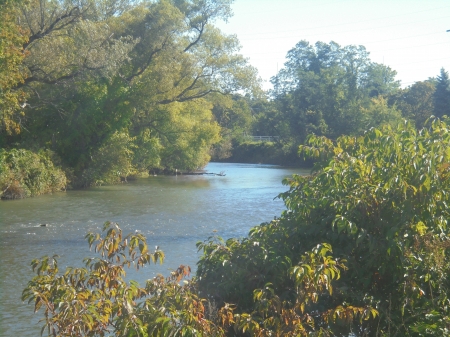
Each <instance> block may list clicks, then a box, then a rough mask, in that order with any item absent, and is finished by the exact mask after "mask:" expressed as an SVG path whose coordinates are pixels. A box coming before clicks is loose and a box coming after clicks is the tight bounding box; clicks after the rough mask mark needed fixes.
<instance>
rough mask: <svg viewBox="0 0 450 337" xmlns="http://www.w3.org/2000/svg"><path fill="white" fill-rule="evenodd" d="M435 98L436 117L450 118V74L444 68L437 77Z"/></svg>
mask: <svg viewBox="0 0 450 337" xmlns="http://www.w3.org/2000/svg"><path fill="white" fill-rule="evenodd" d="M433 98H434V115H435V116H436V117H442V116H444V115H446V116H450V80H449V78H448V72H447V71H445V69H444V68H442V69H441V73H440V75H439V76H438V77H437V83H436V91H435V92H434V96H433Z"/></svg>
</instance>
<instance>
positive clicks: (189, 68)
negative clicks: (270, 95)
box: [0, 0, 259, 185]
mask: <svg viewBox="0 0 450 337" xmlns="http://www.w3.org/2000/svg"><path fill="white" fill-rule="evenodd" d="M230 15H231V11H230V1H229V0H173V1H166V0H161V1H154V2H142V3H141V2H137V3H136V2H131V1H123V0H107V1H103V2H99V1H90V0H88V1H81V2H79V1H76V2H72V1H63V2H60V1H44V0H31V1H29V2H26V3H23V4H22V5H20V10H19V11H18V12H16V14H15V17H14V20H16V21H15V22H20V24H21V27H18V28H17V29H21V30H22V31H24V32H27V34H25V36H24V39H23V41H20V43H18V46H19V49H20V48H21V50H23V51H24V53H23V55H24V56H23V55H21V59H20V60H19V61H20V62H18V63H17V64H18V65H17V66H18V67H19V68H20V70H21V71H22V74H24V75H23V78H21V79H19V80H17V81H16V82H14V83H13V84H11V85H10V87H11V92H23V93H26V94H27V95H28V100H27V102H26V103H22V106H23V107H24V108H25V109H24V112H25V115H24V116H23V118H21V119H20V122H19V121H18V122H17V123H16V126H17V127H16V129H17V130H16V131H17V132H16V135H14V134H12V135H11V134H10V133H11V132H9V133H7V132H2V134H1V140H0V142H1V143H2V144H3V145H4V146H12V144H21V146H23V147H28V148H37V147H49V148H51V149H52V150H53V151H55V152H56V153H57V154H58V155H59V156H60V157H61V158H62V160H63V164H64V165H66V166H68V167H71V168H72V170H73V172H74V177H75V180H73V181H74V182H75V183H76V184H80V185H86V184H91V183H95V182H96V181H98V182H100V181H105V180H104V179H103V178H105V177H109V178H107V179H106V180H111V179H112V180H115V179H118V178H119V176H122V175H123V174H125V172H128V173H129V174H131V173H133V172H137V171H138V170H146V169H147V170H148V168H149V167H150V166H152V167H156V168H158V167H160V168H166V169H174V168H178V169H194V168H196V167H200V166H203V165H205V164H206V162H207V161H208V159H209V156H208V152H209V148H210V147H211V145H212V144H213V143H215V142H217V141H218V140H219V128H218V126H217V123H216V122H215V121H214V120H213V115H212V112H211V111H212V108H213V105H212V104H211V103H210V102H209V101H211V100H210V99H209V98H208V97H209V96H210V95H211V94H213V93H217V94H220V95H229V94H232V93H234V92H238V91H239V92H241V93H243V92H244V93H245V92H248V93H252V92H256V91H255V90H257V89H258V86H259V84H258V80H257V78H256V71H255V70H254V69H253V68H252V67H250V66H248V65H247V61H246V60H245V59H244V58H243V57H242V56H241V55H239V54H237V52H238V50H239V44H238V41H237V40H236V38H235V37H233V36H226V35H224V34H222V33H221V32H220V31H219V30H218V29H217V28H215V27H214V26H213V23H214V21H215V20H226V19H227V18H228V17H229V16H230ZM228 99H229V100H231V96H230V97H229V98H228ZM211 102H212V101H211ZM2 121H3V122H4V124H5V121H7V119H6V118H2ZM4 130H6V129H4ZM20 130H22V131H23V132H21V133H20V134H18V133H19V131H20ZM123 137H125V138H123ZM119 138H120V139H128V141H124V142H119V141H114V139H115V140H117V139H119ZM112 144H117V146H119V145H120V148H121V150H120V149H116V150H117V151H114V150H112V149H109V150H108V151H109V153H110V154H116V155H117V156H119V154H120V153H122V154H125V153H126V155H123V156H122V157H121V159H120V160H119V158H112V157H111V156H110V155H104V154H103V153H104V151H106V149H107V148H110V147H111V146H112ZM127 144H128V145H127ZM125 147H126V148H125ZM108 151H107V152H108ZM106 158H109V159H106ZM102 160H103V161H102ZM123 160H125V162H127V163H128V164H127V165H125V166H126V167H129V169H124V170H122V172H121V171H120V170H112V169H108V167H110V168H112V165H110V162H111V161H112V162H114V161H116V162H123ZM105 170H107V171H108V172H109V173H108V172H106V171H105ZM113 171H114V172H116V173H115V176H114V174H112V172H113ZM102 177H103V178H102Z"/></svg>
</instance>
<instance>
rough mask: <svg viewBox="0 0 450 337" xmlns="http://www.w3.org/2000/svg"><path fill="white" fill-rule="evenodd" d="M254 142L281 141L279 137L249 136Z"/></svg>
mask: <svg viewBox="0 0 450 337" xmlns="http://www.w3.org/2000/svg"><path fill="white" fill-rule="evenodd" d="M247 138H249V139H251V140H252V141H254V142H277V141H278V140H280V137H279V136H247Z"/></svg>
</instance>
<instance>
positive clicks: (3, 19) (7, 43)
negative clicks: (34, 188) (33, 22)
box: [0, 2, 28, 135]
mask: <svg viewBox="0 0 450 337" xmlns="http://www.w3.org/2000/svg"><path fill="white" fill-rule="evenodd" d="M17 13H18V7H17V4H16V3H14V2H5V3H1V4H0V123H1V126H0V135H1V134H2V133H5V132H6V133H8V134H11V133H19V132H20V120H21V118H22V117H23V109H22V104H23V102H24V100H25V98H26V95H25V93H24V92H23V91H14V90H13V88H14V87H15V86H17V85H18V84H20V83H23V81H24V80H25V77H26V74H25V73H24V71H23V70H22V69H21V64H22V62H23V59H24V57H25V55H26V54H25V53H24V50H23V47H22V46H23V44H24V43H26V41H28V38H27V36H26V34H25V31H24V30H23V29H21V28H20V26H19V25H18V24H17V22H16V20H15V15H17Z"/></svg>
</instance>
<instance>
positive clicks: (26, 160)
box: [0, 149, 67, 199]
mask: <svg viewBox="0 0 450 337" xmlns="http://www.w3.org/2000/svg"><path fill="white" fill-rule="evenodd" d="M66 185H67V179H66V176H65V174H64V172H63V171H62V170H61V169H60V168H58V167H56V166H55V165H54V164H53V161H52V153H51V152H50V151H45V152H44V151H41V152H39V153H38V154H36V153H33V152H31V151H28V150H23V149H13V150H10V151H7V150H5V149H2V150H0V197H1V198H2V199H18V198H24V197H30V196H36V195H40V194H45V193H52V192H56V191H61V190H64V189H65V188H66Z"/></svg>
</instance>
